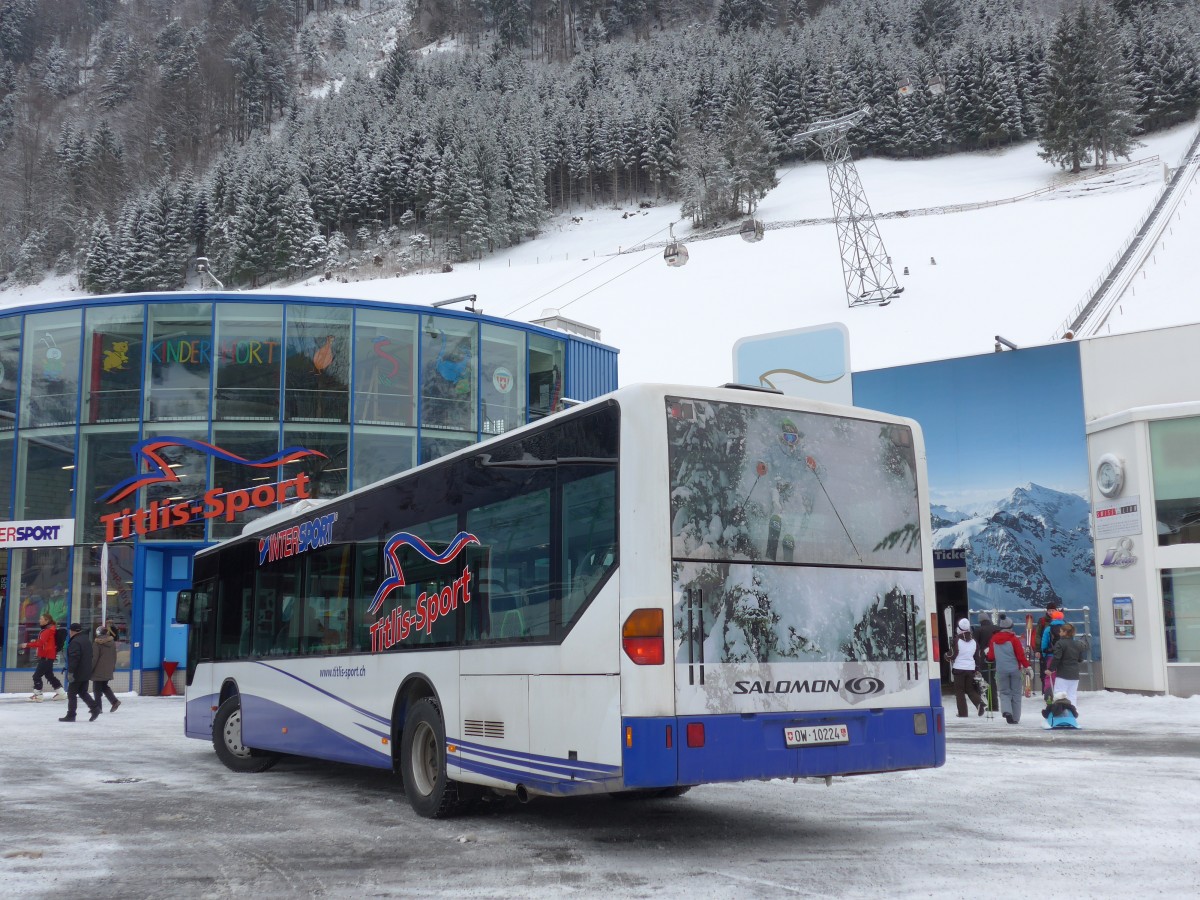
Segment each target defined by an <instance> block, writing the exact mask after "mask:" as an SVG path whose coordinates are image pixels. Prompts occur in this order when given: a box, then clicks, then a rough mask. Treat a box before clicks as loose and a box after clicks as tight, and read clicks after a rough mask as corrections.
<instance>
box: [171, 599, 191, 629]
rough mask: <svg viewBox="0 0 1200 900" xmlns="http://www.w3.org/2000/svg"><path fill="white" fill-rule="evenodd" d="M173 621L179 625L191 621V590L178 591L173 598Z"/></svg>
mask: <svg viewBox="0 0 1200 900" xmlns="http://www.w3.org/2000/svg"><path fill="white" fill-rule="evenodd" d="M175 621H176V622H177V623H179V624H180V625H190V624H191V622H192V592H191V591H180V592H179V595H178V596H177V597H176V598H175Z"/></svg>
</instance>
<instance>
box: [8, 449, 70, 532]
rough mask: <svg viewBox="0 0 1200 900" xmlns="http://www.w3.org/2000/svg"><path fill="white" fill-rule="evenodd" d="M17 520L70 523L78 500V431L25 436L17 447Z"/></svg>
mask: <svg viewBox="0 0 1200 900" xmlns="http://www.w3.org/2000/svg"><path fill="white" fill-rule="evenodd" d="M17 455H18V458H17V477H16V508H15V509H14V510H13V518H15V519H69V518H71V517H72V515H73V514H72V512H71V510H72V508H73V504H72V502H71V500H72V498H73V497H74V496H75V493H74V491H75V430H74V429H61V428H57V429H46V430H43V431H39V432H37V433H36V434H29V433H27V432H26V433H22V434H21V438H20V441H19V442H18V446H17Z"/></svg>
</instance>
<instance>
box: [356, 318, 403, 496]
mask: <svg viewBox="0 0 1200 900" xmlns="http://www.w3.org/2000/svg"><path fill="white" fill-rule="evenodd" d="M354 322H355V324H354V421H356V422H362V423H364V424H367V425H415V424H416V421H417V416H416V393H415V392H414V391H413V383H414V381H415V380H416V358H417V353H416V346H417V343H416V342H417V317H416V316H414V315H410V314H408V313H392V312H385V311H382V310H374V309H368V310H359V311H358V315H357V316H356V317H355V320H354ZM356 480H357V479H356Z"/></svg>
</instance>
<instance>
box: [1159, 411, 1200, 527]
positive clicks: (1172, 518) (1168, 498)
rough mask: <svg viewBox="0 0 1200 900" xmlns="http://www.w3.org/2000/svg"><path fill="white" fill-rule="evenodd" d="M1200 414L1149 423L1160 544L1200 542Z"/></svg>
mask: <svg viewBox="0 0 1200 900" xmlns="http://www.w3.org/2000/svg"><path fill="white" fill-rule="evenodd" d="M1197 447H1200V417H1197V418H1190V419H1168V420H1165V421H1161V422H1151V423H1150V459H1151V464H1152V465H1153V467H1154V509H1155V516H1156V518H1157V520H1158V544H1159V546H1160V547H1161V546H1166V545H1169V544H1197V543H1200V465H1198V464H1197V461H1196V460H1197V457H1196V448H1197Z"/></svg>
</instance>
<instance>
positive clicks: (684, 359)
mask: <svg viewBox="0 0 1200 900" xmlns="http://www.w3.org/2000/svg"><path fill="white" fill-rule="evenodd" d="M1194 129H1195V124H1194V123H1193V124H1192V125H1189V126H1186V127H1180V128H1176V129H1173V130H1171V131H1168V132H1163V133H1161V134H1156V135H1151V136H1149V137H1147V138H1146V139H1145V141H1144V143H1145V146H1143V147H1141V148H1139V149H1137V150H1136V151H1135V152H1134V158H1135V159H1143V160H1145V162H1143V163H1142V164H1141V165H1140V166H1135V167H1132V168H1129V169H1124V170H1122V172H1121V173H1119V175H1115V176H1114V175H1113V174H1109V173H1085V177H1084V178H1082V179H1072V178H1070V177H1068V176H1066V175H1064V174H1063V173H1062V172H1060V171H1058V170H1056V169H1054V168H1052V167H1051V166H1049V165H1047V164H1046V163H1045V162H1043V161H1042V160H1040V159H1039V158H1038V155H1037V147H1036V145H1034V144H1025V145H1021V146H1018V147H1011V148H1008V149H1005V150H1003V151H998V152H996V153H982V154H969V155H959V156H951V157H941V158H937V159H929V160H913V161H895V160H880V159H867V160H863V161H861V162H859V163H857V168H858V171H859V174H860V177H861V180H862V183H863V185H864V187H865V189H866V192H867V195H868V198H869V200H870V202H871V205H872V208H873V209H874V210H875V212H876V213H877V214H879V215H880V221H879V228H880V233H881V235H882V237H883V241H884V244H885V246H886V247H887V250H888V252H889V253H890V254H891V256H892V260H893V265H894V266H895V270H896V274H897V276H898V278H899V280H900V283H901V284H902V285H903V286H904V287H905V292H904V294H903V295H901V296H900V297H899V298H897V299H896V301H895V302H893V303H892V304H891V305H889V306H887V307H885V308H879V307H858V308H855V309H850V308H848V306H847V302H846V298H845V293H844V290H843V286H842V285H843V282H842V271H841V264H840V258H839V254H838V245H837V238H836V234H835V231H834V226H833V225H832V224H828V223H825V224H818V225H804V226H791V227H784V224H783V223H790V222H796V221H798V220H804V219H821V218H826V219H827V218H828V217H829V216H831V214H832V207H831V204H830V197H829V189H828V185H827V181H826V175H825V167H824V166H823V165H822V164H821V163H819V162H818V163H808V164H804V165H795V166H790V167H788V168H785V169H783V170H781V171H780V173H779V176H780V182H779V186H778V187H776V188H775V189H774V190H773V191H772V192H771V193H770V194H769V195H768V196H767V197H766V199H765V200H763V202H762V205H761V206H760V208H759V210H758V212H757V213H756V214H757V215H758V216H759V217H760V218H761V219H763V220H764V221H765V222H766V223H767V226H768V231H767V234H766V237H765V239H764V240H762V241H761V242H759V243H756V244H748V243H746V242H744V241H742V240H741V239H739V238H738V237H736V236H731V237H724V238H719V239H714V240H697V239H695V238H696V237H698V236H695V235H691V234H690V229H689V227H688V224H687V222H679V221H678V220H679V207H678V204H664V205H659V206H651V207H650V208H640V207H639V206H638V205H637V204H631V205H630V206H628V207H624V208H617V209H611V208H603V209H589V210H574V211H571V212H570V213H564V214H562V215H560V216H557V217H556V218H554V219H552V220H551V221H550V222H548V223H547V224H546V226H545V228H544V229H543V232H542V234H541V235H540V236H539V237H538V238H536V239H534V240H531V241H529V242H527V243H524V244H521V245H519V246H516V247H512V248H509V249H506V250H503V251H500V252H498V253H497V254H495V255H494V256H492V257H489V258H487V259H484V260H482V261H477V262H470V263H463V264H460V265H458V266H456V267H455V270H454V271H453V272H450V273H444V274H442V273H439V274H428V275H419V276H409V277H403V278H392V279H383V280H368V279H367V276H365V275H364V280H361V281H352V282H350V283H338V282H329V281H320V280H318V279H313V280H312V281H311V282H308V283H304V284H301V285H292V286H283V285H276V286H274V287H273V288H272V289H273V290H287V291H289V292H295V293H305V294H312V295H335V296H345V297H358V298H367V299H382V300H393V301H396V302H406V303H429V302H432V301H435V300H440V299H445V298H450V297H456V296H461V295H463V294H476V295H478V298H479V304H478V305H479V307H480V308H482V309H483V310H484V311H485V312H487V313H488V314H492V315H499V316H507V317H513V318H517V319H522V320H529V319H534V318H538V317H540V316H542V315H543V313H544V311H545V310H546V309H548V308H553V309H558V310H560V311H561V312H562V314H563V315H564V316H567V317H569V318H572V319H577V320H581V321H583V322H587V323H588V324H591V325H595V326H597V327H599V328H600V329H601V332H602V339H603V340H604V341H605V343H608V344H611V345H613V346H616V347H618V348H619V349H620V350H621V357H620V381H621V383H623V384H627V383H631V382H635V381H672V382H695V383H701V384H714V383H720V382H724V381H727V380H729V378H730V377H731V375H732V348H733V344H734V342H735V341H736V340H737V339H738V338H739V337H742V336H745V335H752V334H762V333H765V332H771V331H777V330H786V329H793V328H800V327H804V326H807V325H813V324H819V323H824V322H831V321H841V322H845V323H846V325H847V327H848V329H849V332H850V346H851V364H852V367H853V368H854V370H855V371H862V370H866V369H874V368H882V367H887V366H893V365H902V364H906V363H912V362H918V361H925V360H931V359H942V358H948V357H955V356H965V355H969V354H974V353H981V352H988V351H990V350H991V349H992V346H993V342H994V338H995V335H997V334H1001V335H1003V336H1004V337H1005V338H1006V339H1008V340H1010V341H1013V342H1015V343H1016V344H1018V345H1020V346H1028V345H1030V344H1039V343H1046V342H1048V341H1049V340H1050V339H1051V336H1052V335H1053V334H1054V332H1055V330H1056V328H1057V327H1058V326H1059V325H1060V323H1061V322H1062V320H1063V318H1064V317H1065V316H1066V315H1067V314H1068V313H1069V312H1070V311H1071V309H1072V308H1073V307H1074V306H1075V305H1076V304H1077V303H1078V302H1079V300H1080V298H1081V296H1082V295H1083V293H1084V292H1085V291H1086V290H1087V288H1088V287H1089V286H1090V285H1091V284H1092V283H1093V282H1094V281H1095V279H1096V276H1097V274H1098V273H1099V272H1100V271H1102V270H1103V269H1104V267H1105V266H1106V265H1107V264H1108V263H1109V262H1110V261H1111V259H1112V258H1113V256H1114V255H1115V254H1116V253H1117V252H1118V251H1119V250H1120V248H1121V247H1122V246H1123V245H1124V243H1125V241H1126V240H1127V239H1128V237H1129V234H1130V232H1131V231H1132V229H1133V228H1134V227H1135V226H1136V225H1137V223H1138V222H1139V221H1140V220H1141V219H1142V217H1143V216H1144V215H1145V213H1146V211H1147V210H1148V209H1149V208H1150V206H1151V205H1152V204H1153V202H1154V199H1155V198H1156V197H1157V194H1158V192H1159V190H1161V188H1162V183H1163V163H1164V162H1166V163H1169V164H1170V165H1174V164H1175V163H1176V162H1178V160H1179V156H1180V154H1181V153H1182V152H1183V150H1184V148H1186V147H1187V145H1188V144H1189V142H1190V140H1191V138H1192V136H1193V134H1194ZM1047 188H1052V190H1046V189H1047ZM1039 191H1040V192H1041V193H1034V194H1033V196H1028V197H1027V199H1023V200H1020V201H1018V202H1012V203H1006V202H1000V201H1005V200H1008V199H1011V198H1015V197H1020V196H1024V195H1028V194H1031V193H1032V192H1039ZM989 202H993V203H996V204H997V205H991V206H983V207H982V208H975V209H971V210H969V211H957V212H944V213H941V214H920V215H917V214H914V213H915V212H916V211H923V210H927V209H929V208H930V207H938V206H943V207H946V206H958V205H962V204H978V203H989ZM1195 208H1196V204H1195V203H1192V204H1191V205H1190V206H1182V207H1181V210H1180V213H1179V216H1178V218H1177V220H1176V221H1174V222H1173V223H1172V227H1171V228H1170V229H1168V232H1167V233H1166V234H1165V235H1164V241H1165V242H1166V244H1167V248H1166V249H1167V251H1168V252H1169V253H1170V254H1173V256H1168V255H1167V253H1164V254H1163V255H1162V256H1159V255H1158V254H1153V255H1152V259H1153V260H1154V263H1153V265H1159V261H1160V260H1165V259H1167V258H1173V259H1178V260H1180V261H1183V260H1185V259H1186V258H1187V257H1188V255H1189V250H1188V248H1189V247H1196V246H1200V215H1196V214H1195ZM904 212H906V213H908V214H907V215H895V216H890V215H886V214H892V213H904ZM672 222H675V223H677V224H676V225H675V234H676V235H677V236H679V237H682V238H684V239H685V240H687V239H689V238H690V239H691V240H689V250H690V261H689V262H688V264H687V265H686V266H683V267H682V268H668V267H667V266H666V265H665V264H664V263H663V260H662V243H663V242H664V241H665V240H666V239H667V236H668V233H669V231H668V226H669V225H670V224H671V223H672ZM777 225H778V226H779V227H775V226H777ZM642 246H645V247H647V249H644V250H631V249H630V248H637V247H642ZM367 268H368V269H369V266H368V267H367ZM1185 272H1186V266H1185V265H1179V266H1177V267H1174V268H1170V269H1168V268H1167V267H1165V266H1163V267H1162V268H1158V269H1148V270H1147V274H1146V276H1145V277H1142V278H1139V279H1137V280H1136V288H1137V296H1136V298H1135V297H1129V298H1127V299H1126V300H1124V301H1123V302H1122V304H1121V311H1120V313H1119V314H1118V315H1116V316H1114V318H1113V319H1112V321H1111V328H1112V329H1113V330H1114V331H1116V330H1121V329H1122V325H1121V323H1122V322H1127V323H1128V324H1129V326H1130V327H1131V328H1140V327H1147V326H1148V325H1149V326H1153V327H1160V326H1164V325H1172V324H1179V323H1181V322H1190V321H1195V320H1196V319H1197V318H1200V316H1197V308H1196V302H1195V300H1194V299H1193V298H1194V291H1192V290H1191V287H1190V281H1187V280H1185V278H1186V274H1185ZM905 273H907V274H905ZM1151 276H1153V277H1151ZM73 293H74V294H77V291H72V290H71V289H70V281H69V279H58V280H53V281H51V282H47V283H45V284H43V285H40V286H37V287H34V288H25V289H17V288H10V289H8V290H6V291H0V306H14V305H23V304H27V303H33V302H39V301H42V300H47V299H60V298H62V297H64V296H66V297H69V296H71V295H72V294H73ZM1142 307H1144V308H1145V309H1147V310H1149V309H1153V310H1154V313H1153V316H1152V317H1150V318H1148V319H1138V318H1136V317H1133V316H1131V313H1130V310H1132V309H1136V308H1142ZM1122 316H1130V318H1128V319H1125V318H1122Z"/></svg>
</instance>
